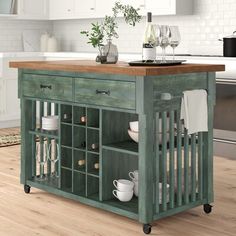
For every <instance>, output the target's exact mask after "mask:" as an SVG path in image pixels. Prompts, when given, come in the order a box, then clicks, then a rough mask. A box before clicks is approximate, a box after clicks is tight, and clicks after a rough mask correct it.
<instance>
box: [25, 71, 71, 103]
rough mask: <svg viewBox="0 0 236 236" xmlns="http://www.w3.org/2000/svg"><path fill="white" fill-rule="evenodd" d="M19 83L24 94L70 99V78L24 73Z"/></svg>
mask: <svg viewBox="0 0 236 236" xmlns="http://www.w3.org/2000/svg"><path fill="white" fill-rule="evenodd" d="M21 83H22V94H23V95H24V96H28V97H36V98H43V99H44V98H47V99H56V100H64V101H72V78H67V77H53V76H44V75H29V74H24V75H23V78H22V81H21Z"/></svg>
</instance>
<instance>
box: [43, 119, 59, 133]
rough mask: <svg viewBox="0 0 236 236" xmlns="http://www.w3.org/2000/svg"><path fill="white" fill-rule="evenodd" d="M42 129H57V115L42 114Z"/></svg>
mask: <svg viewBox="0 0 236 236" xmlns="http://www.w3.org/2000/svg"><path fill="white" fill-rule="evenodd" d="M42 129H43V130H50V131H52V130H58V116H43V117H42Z"/></svg>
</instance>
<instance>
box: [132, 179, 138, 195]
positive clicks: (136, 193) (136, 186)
mask: <svg viewBox="0 0 236 236" xmlns="http://www.w3.org/2000/svg"><path fill="white" fill-rule="evenodd" d="M133 183H134V195H135V196H136V197H138V180H133Z"/></svg>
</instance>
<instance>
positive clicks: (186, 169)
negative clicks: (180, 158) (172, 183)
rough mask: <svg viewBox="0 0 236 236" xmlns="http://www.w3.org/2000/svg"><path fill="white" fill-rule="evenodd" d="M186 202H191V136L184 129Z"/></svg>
mask: <svg viewBox="0 0 236 236" xmlns="http://www.w3.org/2000/svg"><path fill="white" fill-rule="evenodd" d="M184 203H185V204H188V203H189V136H188V131H187V129H184Z"/></svg>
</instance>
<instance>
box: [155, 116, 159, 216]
mask: <svg viewBox="0 0 236 236" xmlns="http://www.w3.org/2000/svg"><path fill="white" fill-rule="evenodd" d="M159 116H160V114H159V113H158V112H157V113H156V119H155V130H156V132H155V134H156V135H155V136H154V137H155V151H156V154H155V157H156V158H155V165H154V175H155V183H154V189H156V191H155V192H154V199H155V203H156V204H155V207H156V208H155V212H156V213H159V211H160V207H159V205H160V204H159V198H160V197H159V195H160V192H159V182H160V172H159V170H160V150H159V144H160V140H159V135H158V134H159V132H160V128H159Z"/></svg>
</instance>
